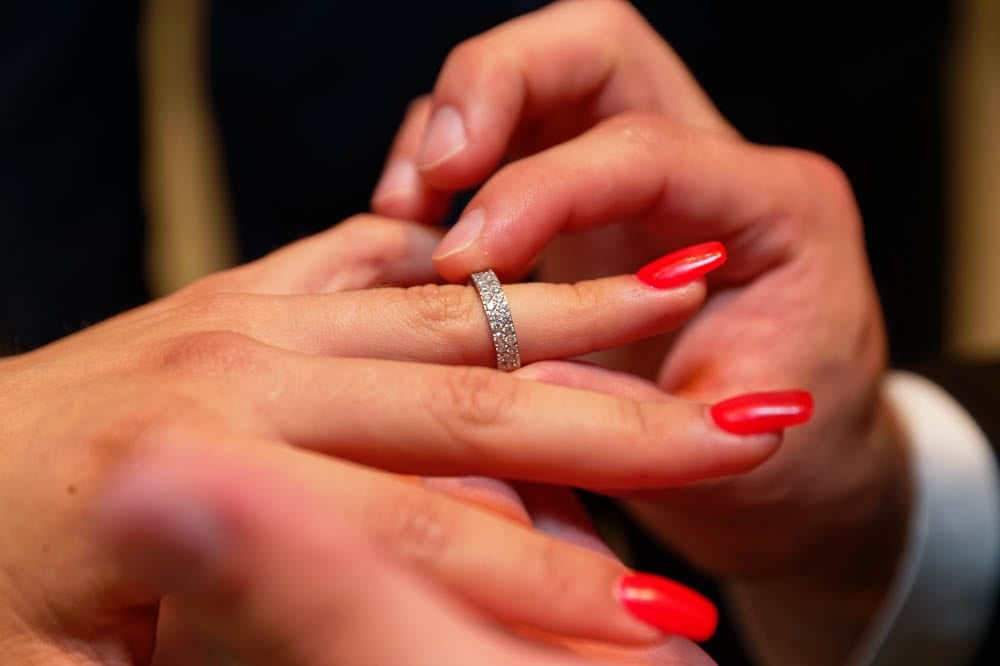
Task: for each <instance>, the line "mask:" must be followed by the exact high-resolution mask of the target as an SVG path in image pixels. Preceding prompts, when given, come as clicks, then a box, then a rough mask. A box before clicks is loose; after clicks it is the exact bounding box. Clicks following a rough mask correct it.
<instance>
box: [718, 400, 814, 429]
mask: <svg viewBox="0 0 1000 666" xmlns="http://www.w3.org/2000/svg"><path fill="white" fill-rule="evenodd" d="M710 411H711V413H712V419H713V420H714V421H715V423H716V424H717V425H718V426H719V427H720V428H722V429H723V430H725V431H727V432H731V433H734V434H737V435H760V434H763V433H769V432H778V431H779V430H784V429H785V428H788V427H790V426H796V425H800V424H802V423H805V422H806V421H808V420H809V419H810V418H811V417H812V413H813V399H812V395H811V394H810V393H809V392H808V391H798V390H796V391H772V392H769V393H750V394H747V395H740V396H736V397H735V398H730V399H728V400H723V401H722V402H720V403H719V404H717V405H715V406H713V407H712V409H711V410H710Z"/></svg>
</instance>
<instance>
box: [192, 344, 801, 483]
mask: <svg viewBox="0 0 1000 666" xmlns="http://www.w3.org/2000/svg"><path fill="white" fill-rule="evenodd" d="M206 356H207V357H205V358H199V359H198V361H199V362H198V363H193V364H188V365H187V367H185V368H184V370H185V371H186V372H192V373H197V374H198V376H199V378H200V379H201V381H209V380H210V375H211V374H212V373H215V374H219V368H218V367H215V366H216V365H217V364H219V362H220V360H221V361H222V368H223V369H225V368H227V367H232V366H233V365H234V364H235V365H236V366H237V367H240V368H249V369H251V372H242V373H237V374H236V376H235V377H233V376H231V375H230V374H229V373H222V374H223V376H224V377H226V381H227V382H228V384H223V385H222V386H221V388H220V397H219V398H218V400H219V404H220V409H225V410H228V411H229V412H230V413H232V414H233V418H242V419H245V420H247V421H248V422H249V423H252V424H256V425H255V427H256V428H258V429H260V430H262V431H264V432H268V433H273V434H274V435H276V436H278V437H280V438H282V439H284V440H286V441H289V442H291V443H293V444H296V445H298V446H302V447H306V448H311V449H316V450H321V451H324V452H328V453H330V454H333V455H336V456H339V457H342V458H347V459H350V460H355V461H358V462H361V463H364V464H368V465H372V466H376V467H379V468H382V469H386V470H389V471H393V472H400V473H405V474H420V475H425V476H437V475H444V476H456V475H491V476H495V477H499V478H510V479H517V480H525V481H538V482H543V483H555V484H561V485H573V486H580V487H591V488H601V489H619V488H620V489H640V488H664V487H672V486H678V485H684V484H687V483H690V482H693V481H696V480H701V479H706V478H717V477H719V476H728V475H731V474H737V473H740V472H745V471H747V470H749V469H752V468H754V467H756V466H757V465H759V464H761V463H762V462H763V461H764V460H766V459H767V458H768V457H769V456H770V455H771V454H773V452H774V451H775V450H776V449H777V447H778V444H779V443H780V440H781V433H782V430H783V427H785V424H787V425H791V424H792V423H801V422H803V421H804V420H807V419H808V416H809V413H811V412H810V411H808V410H807V409H806V408H805V407H804V406H802V405H800V404H799V403H796V402H794V401H792V400H786V402H788V403H790V404H783V405H778V406H777V407H773V406H772V407H773V408H772V411H770V412H768V411H767V410H766V409H765V410H763V411H762V412H761V413H760V414H756V415H755V416H758V417H761V418H760V420H759V421H756V422H753V421H752V420H747V421H746V422H744V423H742V424H741V425H742V426H744V427H741V428H738V430H739V432H740V433H741V434H734V432H730V431H728V430H726V429H724V428H728V427H730V425H731V423H730V422H729V420H727V419H725V418H720V411H719V405H716V406H715V407H713V408H712V409H710V408H709V407H710V406H709V405H706V404H704V403H698V402H693V401H686V400H676V399H675V400H669V401H661V402H637V401H632V400H625V399H621V398H617V397H614V396H608V395H602V394H600V393H596V392H591V391H581V390H577V389H568V388H563V387H556V386H551V385H548V384H542V383H539V382H533V381H527V380H522V379H518V378H516V377H511V376H508V375H506V374H505V373H498V372H497V371H495V370H487V369H484V368H468V367H457V368H456V367H442V366H436V365H424V364H409V363H399V362H389V361H373V360H354V359H326V358H320V357H315V356H307V355H300V354H294V353H290V352H280V351H277V350H268V351H264V352H260V351H255V350H254V348H253V347H252V346H245V347H241V348H238V349H233V348H229V349H227V348H222V349H219V350H212V351H211V352H210V354H208V355H206ZM195 358H196V357H195ZM234 359H235V360H234ZM796 405H799V407H798V410H797V411H791V413H790V411H789V410H794V408H795V406H796ZM373 406H375V407H374V408H373ZM723 406H725V405H724V404H723ZM247 412H249V413H247ZM725 413H728V412H725ZM725 413H724V414H725ZM769 414H770V415H771V416H776V417H780V418H784V419H786V420H785V421H775V420H772V419H769V418H767V417H768V415H769ZM792 417H794V418H792ZM716 419H720V420H718V421H717V420H716ZM748 425H749V426H753V425H757V426H758V428H757V431H756V432H755V433H751V431H750V430H749V429H748V428H747V427H746V426H748Z"/></svg>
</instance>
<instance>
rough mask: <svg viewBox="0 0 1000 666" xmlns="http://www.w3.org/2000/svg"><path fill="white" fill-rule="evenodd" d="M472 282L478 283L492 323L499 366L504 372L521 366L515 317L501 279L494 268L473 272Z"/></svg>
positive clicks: (481, 297)
mask: <svg viewBox="0 0 1000 666" xmlns="http://www.w3.org/2000/svg"><path fill="white" fill-rule="evenodd" d="M472 284H474V285H476V290H477V291H478V292H479V298H480V300H482V302H483V311H484V312H485V313H486V319H487V321H489V323H490V334H492V336H493V348H494V349H496V352H497V368H498V369H500V370H503V371H504V372H510V371H511V370H517V369H518V368H520V367H521V354H520V352H519V351H518V349H517V333H515V332H514V317H512V316H511V314H510V306H509V305H507V296H506V295H505V294H504V293H503V287H501V286H500V280H498V279H497V274H496V273H494V272H493V271H492V270H486V271H482V272H481V273H473V274H472Z"/></svg>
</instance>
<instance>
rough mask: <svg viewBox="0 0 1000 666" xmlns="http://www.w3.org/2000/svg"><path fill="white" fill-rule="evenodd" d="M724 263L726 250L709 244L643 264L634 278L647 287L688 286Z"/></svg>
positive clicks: (714, 243) (702, 244) (720, 245)
mask: <svg viewBox="0 0 1000 666" xmlns="http://www.w3.org/2000/svg"><path fill="white" fill-rule="evenodd" d="M724 263H726V248H724V247H723V246H722V243H719V242H716V241H712V242H711V243H701V244H700V245H692V246H691V247H687V248H684V249H683V250H677V251H676V252H671V253H670V254H668V255H667V256H665V257H661V258H659V259H657V260H656V261H654V262H652V263H649V264H646V265H645V266H643V267H642V268H640V269H639V272H638V273H636V277H638V278H639V279H640V280H642V281H643V282H645V283H646V284H648V285H649V286H651V287H656V288H657V289H670V288H672V287H680V286H681V285H685V284H687V283H689V282H692V281H694V280H696V279H698V278H700V277H701V276H702V275H705V274H706V273H708V272H710V271H713V270H715V269H716V268H718V267H719V266H721V265H722V264H724Z"/></svg>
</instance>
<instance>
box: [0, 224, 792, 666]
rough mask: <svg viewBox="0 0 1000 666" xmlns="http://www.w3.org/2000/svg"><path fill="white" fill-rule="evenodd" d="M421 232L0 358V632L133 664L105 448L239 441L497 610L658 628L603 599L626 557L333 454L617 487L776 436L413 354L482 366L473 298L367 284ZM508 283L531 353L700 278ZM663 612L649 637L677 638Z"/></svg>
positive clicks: (554, 621)
mask: <svg viewBox="0 0 1000 666" xmlns="http://www.w3.org/2000/svg"><path fill="white" fill-rule="evenodd" d="M438 239H439V234H437V233H436V232H434V231H432V230H430V229H427V228H424V227H419V226H417V225H413V224H402V223H395V222H390V221H387V220H379V219H375V218H367V219H358V220H354V221H350V222H347V223H345V224H343V225H341V226H339V227H337V228H335V229H334V230H332V231H329V232H327V233H325V234H321V235H319V236H316V237H314V238H311V239H307V240H305V241H302V242H300V243H298V244H296V245H293V246H290V247H289V248H286V249H284V250H281V251H279V252H278V253H276V254H274V255H272V256H270V257H268V258H265V259H263V260H261V261H260V262H257V263H255V264H250V265H248V266H245V267H242V268H238V269H235V270H233V271H228V272H225V273H221V274H218V275H215V276H212V277H209V278H206V279H205V280H203V281H201V282H199V283H196V284H194V285H192V286H191V287H189V288H187V289H185V290H183V291H181V292H179V293H177V294H176V295H173V296H171V297H169V298H166V299H163V300H161V301H158V302H155V303H152V304H150V305H149V306H146V307H143V308H139V309H137V310H134V311H132V312H129V313H126V314H124V315H122V316H120V317H116V318H114V319H112V320H109V321H107V322H105V323H103V324H100V325H97V326H94V327H92V328H90V329H88V330H85V331H83V332H82V333H79V334H77V335H74V336H71V337H69V338H66V339H65V340H62V341H60V342H57V343H55V344H53V345H50V346H48V347H45V348H43V349H40V350H37V351H35V352H32V353H30V354H26V355H24V356H20V357H14V358H10V359H6V360H4V361H2V362H0V386H3V387H4V389H3V393H2V395H0V415H2V417H0V418H2V419H3V424H2V428H0V432H2V439H0V457H2V464H0V504H2V506H4V507H5V512H4V520H5V521H6V522H5V523H4V525H3V527H4V530H3V531H4V534H5V535H6V536H5V538H4V540H3V542H2V544H0V586H2V587H3V589H4V594H3V595H2V598H3V600H4V603H3V604H2V605H0V640H2V641H3V643H4V644H5V645H7V644H10V645H13V644H17V645H26V646H27V647H25V648H24V650H25V651H27V652H28V653H30V654H40V655H43V656H41V657H39V659H46V658H48V659H52V660H53V661H54V660H56V659H59V658H63V659H65V658H67V655H68V654H69V653H70V652H72V651H73V650H77V649H78V650H82V651H84V652H85V651H86V650H98V649H99V650H101V651H105V653H107V654H115V655H117V656H116V657H115V658H119V659H120V660H121V661H122V662H124V663H128V662H129V660H130V659H133V660H135V661H138V662H139V663H142V658H143V657H144V656H146V653H148V651H149V650H150V649H151V646H152V641H153V636H154V629H155V615H156V608H157V603H158V601H159V597H158V596H157V595H156V594H155V591H150V590H142V589H136V588H135V587H134V586H132V585H130V584H129V582H128V578H127V575H126V574H127V572H125V571H123V570H121V569H120V568H117V567H116V566H115V565H114V562H113V561H112V560H110V559H109V558H108V557H107V552H106V546H105V544H102V543H100V542H96V541H94V539H93V537H92V536H91V535H89V533H87V532H85V531H83V529H82V527H83V526H84V525H85V524H86V515H87V510H88V507H90V506H91V504H92V503H93V501H94V498H95V497H97V496H98V495H99V494H100V492H101V491H102V489H103V488H104V486H105V485H106V483H107V479H108V476H109V474H111V470H113V469H115V468H116V467H117V465H119V464H120V462H121V460H122V459H123V458H125V457H132V456H138V457H140V458H142V457H144V456H150V457H156V456H157V455H159V454H160V453H162V452H163V451H168V452H169V451H180V452H182V453H183V452H187V455H206V456H208V455H209V454H212V453H213V452H237V453H238V454H239V456H240V457H241V458H243V459H245V460H246V461H247V462H248V464H256V465H258V466H260V467H265V468H268V469H272V470H274V471H275V473H276V474H277V473H280V474H283V475H285V477H286V478H288V479H289V480H291V481H292V482H294V483H296V484H297V485H300V486H301V487H303V488H307V489H310V492H313V493H314V494H315V495H316V496H317V497H322V498H325V501H326V502H328V504H329V506H330V507H331V510H332V509H334V508H335V509H336V510H338V511H339V512H341V513H343V514H344V515H345V516H346V517H347V518H348V520H349V521H350V522H352V523H353V524H355V526H356V527H357V528H358V529H361V530H363V531H365V532H366V533H367V534H368V535H369V536H370V537H371V538H372V539H373V540H374V541H375V542H377V543H378V544H379V545H380V546H382V547H383V548H385V549H386V550H387V551H389V552H391V553H392V554H393V555H394V556H396V557H399V558H401V559H403V560H404V561H406V562H408V563H410V564H411V565H413V566H414V567H416V568H417V569H418V570H420V571H422V572H423V573H425V574H426V575H428V576H429V577H430V578H432V579H433V580H435V581H436V582H437V583H439V584H441V585H443V586H444V587H446V588H447V589H449V590H451V591H453V592H454V593H455V594H457V595H459V596H460V597H461V598H462V599H463V600H464V601H466V602H467V603H469V604H470V605H472V606H473V607H476V608H478V609H480V610H482V611H483V612H484V613H485V614H487V615H489V616H490V617H492V618H494V619H496V620H499V621H501V622H505V623H510V624H519V625H529V626H533V627H536V628H538V629H541V630H546V631H551V632H557V633H563V634H569V635H575V636H580V637H585V638H588V639H593V640H608V641H617V642H621V643H633V644H635V643H648V642H649V641H651V640H656V639H657V638H659V637H660V636H662V634H661V632H660V630H658V629H656V628H654V627H652V626H650V625H649V624H647V623H646V622H643V621H639V620H638V619H637V618H636V617H635V616H634V615H633V614H632V613H631V612H628V611H627V610H626V609H625V608H624V607H623V604H622V603H621V602H619V600H618V597H619V596H622V598H625V597H627V595H628V590H622V589H620V588H621V587H622V585H624V584H625V583H624V582H623V580H624V579H623V576H624V575H625V574H626V571H625V569H624V567H623V566H622V565H621V564H620V563H618V562H616V561H613V560H611V559H609V558H607V557H604V556H601V555H597V554H595V553H593V552H590V551H586V550H581V549H579V548H576V547H574V546H572V545H569V544H566V543H564V542H561V541H554V540H552V539H547V538H545V537H544V536H542V535H540V534H538V533H537V532H533V531H531V530H529V529H526V526H525V525H524V524H523V522H524V521H522V522H521V524H518V523H517V522H516V521H511V520H509V519H505V518H500V517H498V516H495V515H491V514H489V513H485V512H484V511H482V510H481V509H477V508H475V507H472V506H468V505H466V504H464V503H461V502H456V501H455V500H452V499H450V498H448V497H446V496H444V495H442V494H441V493H438V492H436V491H433V490H431V489H428V488H425V487H424V486H423V485H422V484H421V483H420V482H419V481H417V480H414V479H412V478H401V477H397V476H393V475H390V474H386V473H383V472H376V471H373V470H371V469H366V468H364V467H360V466H357V465H355V464H351V463H348V462H345V461H343V460H338V459H334V458H333V457H332V456H337V457H339V458H342V459H349V460H353V461H355V462H361V463H366V464H371V465H376V466H380V467H383V468H386V469H388V470H389V471H393V472H400V473H406V474H428V475H439V474H496V475H500V476H505V477H511V478H524V479H530V480H535V481H552V480H557V479H559V478H561V477H562V476H563V475H564V474H565V473H566V470H571V471H572V472H573V473H574V474H577V475H579V476H581V477H586V478H589V480H590V482H592V483H594V484H610V485H615V484H617V483H620V478H619V477H621V476H625V477H626V478H627V477H630V476H632V475H634V474H635V472H636V471H637V470H646V469H655V470H656V474H657V478H666V479H670V478H675V477H683V478H685V479H688V478H703V477H710V476H715V475H718V474H726V473H731V472H734V471H738V470H742V469H746V468H747V467H751V466H755V465H757V464H759V463H760V461H761V460H763V459H764V458H766V457H767V456H768V455H769V454H770V453H771V452H773V451H774V450H775V448H776V447H777V445H778V443H779V439H780V438H779V436H778V435H776V434H765V435H760V436H736V435H731V434H729V433H726V432H724V431H722V430H720V429H719V428H717V427H716V425H715V424H714V423H713V422H712V421H711V420H710V419H709V418H708V417H707V416H706V414H707V410H706V406H705V405H700V404H695V403H688V402H683V401H672V402H669V403H662V402H660V403H656V404H650V405H643V404H639V403H635V402H633V401H630V400H623V399H619V398H614V397H609V396H604V395H600V394H597V393H591V392H587V391H578V390H572V389H566V388H561V387H554V386H548V385H543V384H541V383H538V382H532V381H522V380H521V379H519V378H517V377H516V376H511V375H507V374H503V373H498V372H497V371H496V370H495V369H494V370H488V369H486V368H470V367H443V366H436V365H430V364H423V363H417V362H414V361H417V360H422V361H436V362H440V363H466V364H482V365H490V364H493V363H495V357H494V352H493V348H492V344H491V343H492V341H491V340H490V336H489V334H488V331H487V329H486V321H485V317H484V316H483V314H482V310H481V304H480V302H479V301H478V296H477V295H475V292H474V291H473V290H472V289H471V288H469V287H457V286H433V285H432V286H430V287H428V286H422V287H417V288H412V289H400V288H383V289H367V290H361V289H362V288H363V287H367V286H370V285H371V284H380V283H386V282H404V283H406V282H410V283H412V282H421V281H426V280H429V279H431V276H432V272H433V266H432V264H431V262H430V259H429V255H430V249H431V247H432V246H433V245H434V243H436V242H437V240H438ZM334 288H340V289H353V291H339V292H334V293H331V292H330V290H331V289H334ZM305 292H312V293H305ZM507 295H508V297H509V299H510V304H511V308H512V310H513V314H514V317H515V319H516V321H517V324H518V329H519V332H520V333H521V334H523V335H525V336H526V337H525V340H524V343H523V344H522V345H521V354H522V357H523V358H524V360H525V361H526V362H530V361H534V360H539V359H545V358H553V357H563V356H573V355H576V354H580V353H585V352H588V351H590V350H593V349H599V348H602V347H605V346H608V345H614V344H619V343H622V342H626V341H629V340H632V339H635V338H636V337H640V336H643V335H650V334H656V333H659V332H662V331H666V330H670V329H671V328H673V327H675V326H677V325H678V324H679V323H680V322H681V321H682V320H683V319H684V318H686V317H687V316H688V315H690V313H691V312H692V311H693V310H695V309H696V308H697V306H698V304H699V303H700V301H701V299H702V297H703V295H704V286H703V284H701V283H700V282H697V281H695V282H692V283H690V284H688V285H686V286H683V287H680V288H677V289H653V288H650V287H648V286H646V285H644V284H642V283H641V282H640V281H638V280H636V279H635V277H634V276H618V277H614V278H609V279H604V280H598V281H592V282H581V283H579V284H577V285H575V286H566V285H561V286H555V285H541V284H533V285H512V286H510V287H508V288H507ZM622 317H624V318H622ZM614 440H620V441H623V442H629V443H630V444H632V445H634V446H635V447H636V451H637V453H639V454H640V455H635V456H632V457H631V462H632V464H634V465H635V467H633V468H632V469H622V468H621V467H620V466H618V467H616V466H615V465H613V464H612V463H613V461H614V460H616V459H617V458H619V453H618V452H615V451H610V450H608V449H607V448H606V447H605V443H606V442H607V441H614ZM664 441H670V442H672V443H673V445H672V446H671V447H670V448H665V447H663V446H662V442H664ZM289 445H292V446H289ZM588 452H589V453H588ZM319 454H329V455H328V456H324V455H319ZM607 470H613V471H612V472H611V473H608V471H607ZM616 595H618V596H616ZM657 598H658V599H661V600H662V601H663V602H665V603H669V602H670V601H671V600H670V599H669V598H667V597H663V596H661V597H657ZM669 619H670V618H669V617H667V616H666V615H662V614H661V616H659V618H658V620H657V626H658V627H659V628H660V629H666V630H677V629H679V628H680V627H679V625H677V626H675V625H671V624H669V622H668V620H669ZM702 629H704V626H703V627H702ZM102 658H103V657H102ZM109 658H110V657H109Z"/></svg>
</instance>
